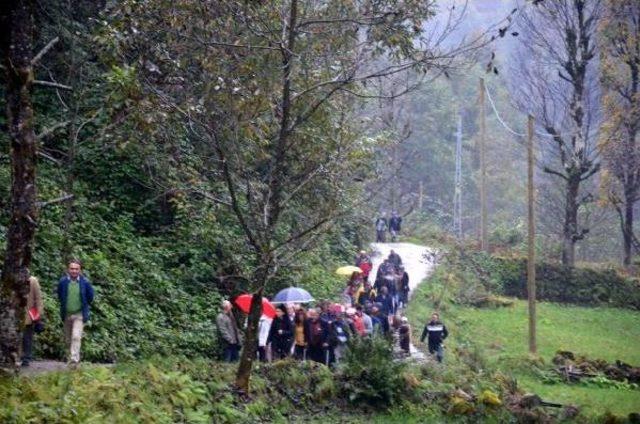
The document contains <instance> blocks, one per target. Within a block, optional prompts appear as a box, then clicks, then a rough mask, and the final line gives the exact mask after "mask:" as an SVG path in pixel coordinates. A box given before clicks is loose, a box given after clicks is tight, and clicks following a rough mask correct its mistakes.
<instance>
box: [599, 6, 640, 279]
mask: <svg viewBox="0 0 640 424" xmlns="http://www.w3.org/2000/svg"><path fill="white" fill-rule="evenodd" d="M605 7H606V8H605V14H604V19H603V23H602V26H601V34H602V37H601V38H602V43H601V46H602V47H601V48H602V52H601V60H600V68H601V72H602V77H601V79H602V86H603V89H604V94H603V97H602V105H603V110H604V114H605V118H606V121H605V124H604V125H603V127H602V135H601V140H602V141H601V143H600V151H601V152H602V158H603V162H604V167H605V176H606V177H605V178H603V181H602V182H603V187H604V189H605V190H606V193H607V198H608V200H609V202H610V203H611V204H612V205H613V207H614V208H615V210H616V211H617V213H618V217H619V219H620V228H621V230H622V239H623V255H622V264H623V265H624V266H629V265H630V264H631V258H632V255H633V249H634V247H635V250H636V251H637V250H638V249H640V243H639V242H638V240H637V238H636V236H635V234H634V230H633V224H634V213H633V212H634V205H635V203H636V202H637V201H638V199H640V144H639V143H638V133H639V131H640V4H638V2H636V1H632V0H608V1H606V2H605Z"/></svg>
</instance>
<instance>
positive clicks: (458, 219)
mask: <svg viewBox="0 0 640 424" xmlns="http://www.w3.org/2000/svg"><path fill="white" fill-rule="evenodd" d="M454 190H455V191H454V194H453V232H454V234H455V235H456V237H457V238H459V239H462V115H459V116H458V131H456V174H455V188H454Z"/></svg>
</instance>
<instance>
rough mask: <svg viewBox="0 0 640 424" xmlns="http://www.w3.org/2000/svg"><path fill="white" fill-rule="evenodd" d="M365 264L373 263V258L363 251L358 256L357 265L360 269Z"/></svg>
mask: <svg viewBox="0 0 640 424" xmlns="http://www.w3.org/2000/svg"><path fill="white" fill-rule="evenodd" d="M363 263H371V257H370V256H369V255H367V251H366V250H361V251H360V252H358V254H357V255H356V260H355V265H356V266H357V267H359V266H360V265H361V264H363Z"/></svg>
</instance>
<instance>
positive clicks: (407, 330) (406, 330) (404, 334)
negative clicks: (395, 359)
mask: <svg viewBox="0 0 640 424" xmlns="http://www.w3.org/2000/svg"><path fill="white" fill-rule="evenodd" d="M400 322H401V324H400V328H399V329H398V336H399V337H398V340H399V342H400V349H402V351H403V352H404V353H405V354H407V355H408V354H409V353H411V327H410V326H409V320H408V319H407V317H402V318H401V319H400Z"/></svg>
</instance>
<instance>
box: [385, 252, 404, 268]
mask: <svg viewBox="0 0 640 424" xmlns="http://www.w3.org/2000/svg"><path fill="white" fill-rule="evenodd" d="M387 259H388V260H389V263H390V264H391V265H393V270H394V271H396V270H397V269H398V268H399V267H400V266H401V265H402V258H401V257H400V255H398V254H397V253H396V251H395V250H393V249H391V251H390V252H389V256H388V257H387Z"/></svg>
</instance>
